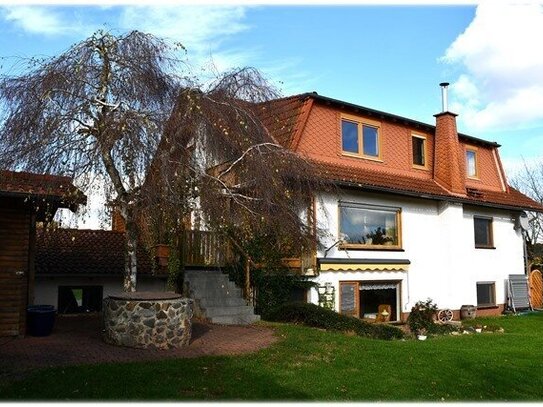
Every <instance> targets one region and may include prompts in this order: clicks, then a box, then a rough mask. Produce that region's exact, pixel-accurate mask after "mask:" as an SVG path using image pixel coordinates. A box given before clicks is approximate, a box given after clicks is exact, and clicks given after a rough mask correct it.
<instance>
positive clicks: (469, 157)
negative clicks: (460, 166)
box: [466, 147, 479, 178]
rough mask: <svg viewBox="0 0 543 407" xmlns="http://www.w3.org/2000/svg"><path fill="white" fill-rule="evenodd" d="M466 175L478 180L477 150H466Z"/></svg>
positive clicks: (470, 148)
mask: <svg viewBox="0 0 543 407" xmlns="http://www.w3.org/2000/svg"><path fill="white" fill-rule="evenodd" d="M466 174H467V176H468V178H477V177H478V175H479V174H478V171H477V150H476V149H475V148H473V147H468V148H466Z"/></svg>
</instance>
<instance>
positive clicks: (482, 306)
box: [477, 304, 500, 310]
mask: <svg viewBox="0 0 543 407" xmlns="http://www.w3.org/2000/svg"><path fill="white" fill-rule="evenodd" d="M498 308H500V307H498V306H497V305H495V304H491V305H477V309H481V310H482V309H498Z"/></svg>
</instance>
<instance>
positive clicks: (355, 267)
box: [320, 263, 409, 271]
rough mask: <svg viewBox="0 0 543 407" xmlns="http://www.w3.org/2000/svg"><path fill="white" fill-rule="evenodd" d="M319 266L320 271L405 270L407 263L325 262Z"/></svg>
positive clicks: (407, 266)
mask: <svg viewBox="0 0 543 407" xmlns="http://www.w3.org/2000/svg"><path fill="white" fill-rule="evenodd" d="M320 268H321V271H407V270H408V268H409V264H385V263H382V264H381V263H379V264H356V263H327V264H321V266H320Z"/></svg>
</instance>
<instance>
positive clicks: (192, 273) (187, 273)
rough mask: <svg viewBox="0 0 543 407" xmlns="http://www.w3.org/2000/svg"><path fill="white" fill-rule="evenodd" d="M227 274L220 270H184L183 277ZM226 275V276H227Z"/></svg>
mask: <svg viewBox="0 0 543 407" xmlns="http://www.w3.org/2000/svg"><path fill="white" fill-rule="evenodd" d="M213 275H217V276H227V275H226V274H224V273H223V272H222V271H221V270H185V277H187V276H188V277H198V276H213ZM227 277H228V276H227Z"/></svg>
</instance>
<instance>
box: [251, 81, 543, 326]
mask: <svg viewBox="0 0 543 407" xmlns="http://www.w3.org/2000/svg"><path fill="white" fill-rule="evenodd" d="M443 85H444V91H445V92H444V94H445V98H444V105H445V107H444V109H443V111H442V112H440V113H438V114H436V115H435V125H430V124H426V123H422V122H418V121H415V120H411V119H408V118H405V117H400V116H397V115H394V114H390V113H385V112H381V111H377V110H374V109H370V108H366V107H363V106H358V105H355V104H351V103H348V102H343V101H340V100H336V99H332V98H329V97H325V96H321V95H318V94H317V93H305V94H301V95H296V96H291V97H287V98H283V99H278V100H274V101H271V102H268V103H266V104H264V105H263V106H262V107H261V110H260V112H261V113H260V114H261V116H262V120H263V122H264V124H265V125H266V126H267V128H268V129H269V131H270V134H271V135H272V136H273V137H274V138H275V139H276V141H277V142H278V143H280V144H282V145H283V146H284V147H286V148H289V149H291V150H293V151H295V152H296V153H297V154H300V155H301V156H303V157H305V158H307V159H308V160H311V161H312V162H313V163H314V164H315V168H316V170H317V172H318V176H321V177H323V178H325V179H327V180H329V181H332V182H333V183H334V184H336V185H337V186H338V187H339V194H338V195H336V194H332V193H321V192H316V193H315V197H314V199H313V208H312V212H314V214H315V215H314V216H315V219H316V220H315V221H316V226H317V227H318V228H319V229H320V230H322V231H324V233H325V236H324V237H323V239H322V240H321V242H322V244H323V246H324V248H323V249H319V250H318V251H317V253H315V263H314V265H313V267H312V268H310V269H309V270H306V271H307V272H308V273H309V274H310V275H313V280H314V281H315V282H316V283H318V286H319V287H318V288H317V289H313V290H311V292H310V293H309V295H308V301H310V302H312V303H315V304H321V305H328V306H330V307H332V308H333V309H335V310H336V311H338V312H341V313H344V314H348V315H353V316H356V317H360V318H365V319H373V318H376V313H377V310H378V306H379V305H383V304H384V305H389V306H390V307H391V315H390V317H391V320H392V321H395V320H396V321H399V320H404V319H405V318H406V317H407V315H408V313H409V311H410V310H411V308H412V307H413V305H414V304H415V303H416V302H417V301H419V300H426V299H427V298H431V299H432V300H433V301H434V302H435V303H436V304H437V305H438V307H439V308H440V309H451V310H453V311H454V312H455V314H456V316H457V317H458V314H459V310H460V308H461V307H462V305H475V306H477V314H478V315H491V314H492V315H494V314H500V313H501V312H503V310H504V307H505V304H506V302H507V297H506V281H507V278H508V275H509V274H524V273H525V262H524V261H525V259H524V253H525V252H524V239H523V236H522V232H521V230H520V229H521V228H520V226H519V224H520V222H519V217H520V216H521V215H522V214H523V211H525V210H531V211H543V207H542V206H541V205H540V204H538V203H537V202H535V201H533V200H532V199H530V198H528V197H526V196H525V195H523V194H521V193H520V192H518V191H517V190H515V189H514V188H512V187H511V186H509V185H508V183H507V178H506V174H505V172H504V170H503V167H502V164H501V161H500V156H499V151H498V148H499V147H500V146H499V145H498V144H496V143H494V142H489V141H486V140H482V139H479V138H476V137H473V136H470V135H467V134H461V133H458V132H457V128H456V116H457V115H456V114H454V113H451V112H450V111H448V110H447V108H446V85H447V84H443Z"/></svg>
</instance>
